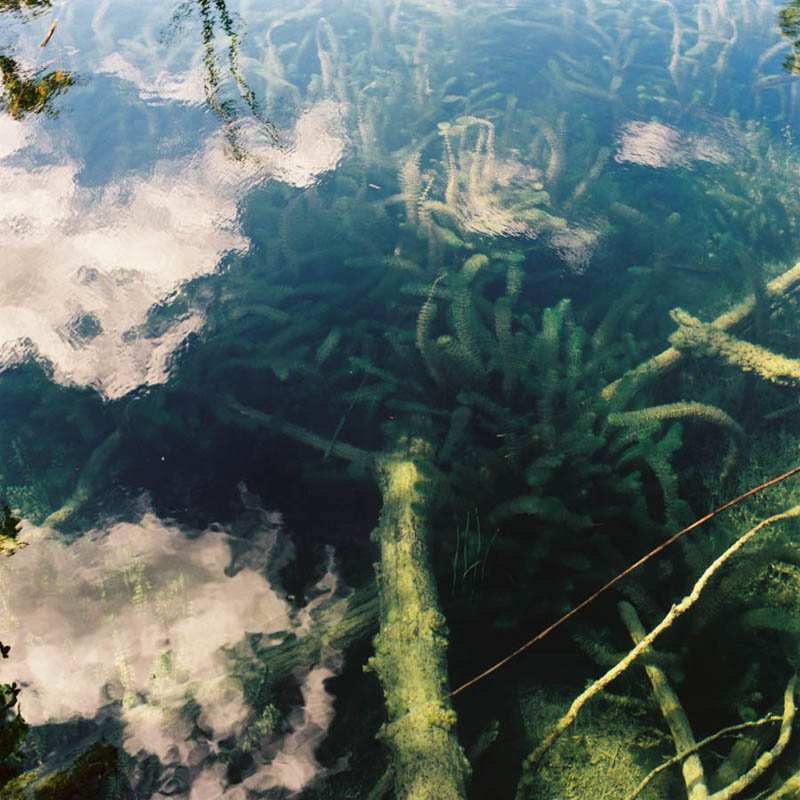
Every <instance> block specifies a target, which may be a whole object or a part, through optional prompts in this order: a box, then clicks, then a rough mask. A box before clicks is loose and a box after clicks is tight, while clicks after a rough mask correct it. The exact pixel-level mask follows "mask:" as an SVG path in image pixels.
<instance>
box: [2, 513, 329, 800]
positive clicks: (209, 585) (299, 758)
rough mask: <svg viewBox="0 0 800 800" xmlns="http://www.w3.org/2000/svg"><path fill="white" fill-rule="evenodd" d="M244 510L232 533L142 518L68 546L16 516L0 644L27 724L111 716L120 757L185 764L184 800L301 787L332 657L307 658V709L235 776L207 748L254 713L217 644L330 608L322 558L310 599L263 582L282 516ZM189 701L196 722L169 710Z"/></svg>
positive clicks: (284, 543)
mask: <svg viewBox="0 0 800 800" xmlns="http://www.w3.org/2000/svg"><path fill="white" fill-rule="evenodd" d="M247 515H249V518H248V519H245V520H244V524H242V522H241V521H240V522H239V523H237V525H236V526H234V530H235V531H236V535H231V534H228V533H226V532H224V531H221V530H208V531H206V532H204V533H203V534H201V535H199V536H193V537H187V536H186V534H185V533H184V532H183V531H182V530H180V529H179V528H178V527H177V526H175V525H172V524H169V523H167V522H164V521H162V520H160V519H158V518H157V517H156V516H154V515H153V514H152V513H145V514H144V515H143V516H142V517H141V519H139V521H138V522H135V523H130V522H118V523H114V524H111V525H109V526H108V527H106V528H100V529H95V530H93V531H91V532H90V533H88V534H87V535H86V536H84V537H82V538H80V539H79V540H77V541H74V542H72V543H67V542H65V541H64V540H63V539H62V538H60V537H59V535H58V534H56V533H54V532H53V531H51V530H49V529H46V528H35V527H33V526H30V525H26V526H25V527H24V529H23V532H22V535H21V538H22V539H23V540H24V541H27V542H29V543H30V544H29V546H28V547H27V548H24V549H22V550H20V551H18V553H17V554H15V556H14V557H13V558H11V559H7V560H4V561H3V565H2V566H3V580H2V583H0V620H1V621H2V629H3V630H4V631H7V634H4V636H3V639H4V641H5V642H6V643H8V644H11V645H12V650H11V654H10V657H9V659H8V661H3V663H2V665H0V666H1V667H2V670H3V675H2V676H0V677H1V678H2V680H6V681H7V682H9V683H10V682H11V680H15V681H17V683H19V684H20V685H22V687H23V692H22V695H21V708H22V713H23V715H24V717H25V719H26V721H27V722H28V723H29V724H31V725H34V726H36V725H42V724H45V723H59V722H66V721H68V720H71V719H74V718H75V717H82V718H85V719H90V720H91V719H97V720H98V721H99V720H102V719H104V718H107V717H108V715H109V714H111V715H112V716H114V715H118V716H119V718H120V719H121V720H122V722H123V723H124V730H123V738H124V747H125V749H126V750H127V751H128V753H130V754H131V755H132V756H134V757H135V758H136V759H137V760H140V759H142V758H144V757H145V756H146V755H147V754H155V755H156V756H158V758H159V759H160V760H161V762H162V764H164V765H166V766H167V767H169V766H170V765H171V766H172V768H173V769H174V768H175V767H176V766H178V765H183V766H185V767H187V769H188V772H187V770H184V774H186V775H188V779H189V780H190V781H191V784H192V789H191V794H190V796H191V797H192V798H195V799H196V800H209V799H210V798H220V797H225V798H227V797H236V796H238V795H237V792H239V791H240V790H241V788H242V787H247V788H258V789H265V788H268V787H272V786H285V787H287V788H289V789H290V790H292V791H299V790H300V789H301V788H302V787H303V786H304V785H306V784H307V783H308V782H309V781H310V780H312V779H313V778H314V777H315V775H316V774H317V773H318V772H319V770H320V766H319V764H318V762H317V761H316V758H315V757H314V750H315V749H316V747H317V745H318V744H319V742H320V741H321V739H322V738H323V737H324V735H325V731H326V730H327V727H328V724H329V723H330V720H331V718H332V716H333V710H332V700H333V698H332V696H331V695H329V694H328V693H327V692H326V691H325V688H324V685H323V681H324V680H325V678H327V677H330V676H331V675H333V674H334V671H335V670H336V669H337V666H338V663H339V660H340V659H339V657H338V655H337V654H335V653H333V654H329V657H328V658H326V659H324V662H325V663H323V664H318V665H309V666H308V672H307V673H306V675H305V678H304V679H303V682H302V686H301V691H302V694H303V697H304V702H305V705H304V706H303V707H300V708H298V709H297V710H296V711H295V712H294V713H293V714H292V716H291V717H290V719H289V721H288V723H289V732H288V733H285V734H283V735H278V734H277V733H274V734H272V736H271V737H270V741H269V742H262V743H261V744H255V745H253V746H252V747H253V750H252V751H251V755H252V757H253V759H254V764H255V767H254V769H253V770H252V774H250V775H248V776H247V777H246V778H245V780H244V782H243V783H241V784H236V785H234V786H230V785H229V783H230V781H229V780H228V779H227V778H226V768H225V764H224V762H223V761H221V760H220V759H219V758H218V753H219V749H220V745H219V743H220V742H221V741H222V740H225V739H227V738H228V737H234V738H235V739H236V740H237V741H241V739H242V736H243V734H244V733H245V730H246V728H247V724H248V715H250V716H251V717H252V709H250V708H249V707H248V706H247V704H246V702H245V697H244V694H243V691H242V686H241V684H240V683H239V682H238V681H237V680H235V679H233V678H232V677H230V666H231V663H230V660H229V658H228V656H226V655H225V653H224V652H223V650H222V648H233V647H234V646H235V650H236V652H237V654H239V655H240V656H242V655H246V652H250V653H251V652H252V651H250V650H249V645H248V644H247V642H248V641H249V639H248V638H247V636H248V635H252V634H259V633H261V634H264V635H269V634H274V633H276V632H278V631H288V630H291V631H292V632H293V633H295V634H297V635H301V634H302V633H303V632H304V631H307V630H308V629H309V628H310V626H311V625H312V624H313V622H312V619H311V617H312V612H313V609H319V608H320V607H327V606H329V605H330V604H331V603H332V601H333V599H334V596H335V593H336V592H337V588H338V582H337V579H336V576H335V574H334V572H333V564H332V561H331V562H329V563H328V565H327V571H326V573H325V575H324V576H323V578H322V579H321V580H320V582H319V583H318V584H317V585H316V587H315V592H316V597H315V600H314V601H313V602H312V604H311V605H310V606H309V607H308V608H306V609H304V610H303V611H297V610H296V609H295V608H294V607H293V606H292V605H291V604H290V603H289V602H288V601H287V600H286V599H284V596H283V593H282V592H279V591H276V590H275V588H273V586H272V585H271V583H270V580H269V579H268V578H267V577H265V576H266V574H267V564H268V563H272V562H271V559H278V561H279V562H280V560H281V559H285V558H286V553H287V551H288V552H289V553H290V552H291V549H292V545H291V542H290V541H289V540H288V538H287V537H286V535H285V534H284V533H283V531H282V521H281V517H280V515H279V514H276V513H274V512H265V511H263V510H261V509H258V510H256V511H255V512H253V511H248V512H246V513H245V515H243V517H246V516H247ZM234 552H235V553H236V554H237V555H236V556H234V555H233V554H234ZM255 565H258V568H255ZM232 567H233V568H232ZM32 586H35V587H36V591H31V590H30V587H32ZM312 606H313V609H312ZM190 697H191V698H193V701H194V702H195V703H196V704H197V707H198V708H199V716H198V717H197V719H196V722H195V720H193V719H192V718H190V717H189V716H188V715H185V714H183V713H181V709H182V708H183V707H184V706H185V705H186V702H187V700H188V699H189V698H190ZM198 731H200V732H201V733H198ZM273 756H274V758H273ZM170 774H171V773H170V771H169V769H167V771H166V772H165V773H164V775H165V776H169V775H170ZM162 777H163V776H162ZM159 796H160V795H159Z"/></svg>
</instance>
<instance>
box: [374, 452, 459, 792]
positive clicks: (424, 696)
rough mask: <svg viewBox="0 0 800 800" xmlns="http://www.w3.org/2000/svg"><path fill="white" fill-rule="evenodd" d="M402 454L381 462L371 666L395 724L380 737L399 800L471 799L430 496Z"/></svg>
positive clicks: (409, 455)
mask: <svg viewBox="0 0 800 800" xmlns="http://www.w3.org/2000/svg"><path fill="white" fill-rule="evenodd" d="M412 450H415V451H416V453H415V454H413V455H412V453H410V452H408V453H407V452H402V451H401V450H398V451H395V452H394V453H389V454H385V455H381V456H379V457H378V458H377V459H376V472H377V476H378V482H379V484H380V487H381V491H382V495H383V508H382V510H381V516H380V521H379V523H378V527H377V528H376V530H375V531H374V533H373V538H374V540H375V541H376V542H377V543H378V545H379V546H380V554H381V558H380V565H379V566H378V567H377V577H378V593H379V594H378V596H379V600H380V615H381V628H380V632H379V633H378V635H377V636H376V637H375V655H374V656H373V657H372V658H371V659H370V662H369V666H370V668H371V669H373V670H374V671H375V673H376V674H377V675H378V678H379V679H380V681H381V684H382V686H383V691H384V697H385V701H386V712H387V716H388V720H387V722H386V723H385V725H384V726H383V728H382V730H381V733H380V738H381V739H382V740H383V741H384V742H385V743H386V744H387V745H388V747H389V749H390V752H391V759H392V768H393V772H394V784H395V795H396V797H397V798H398V800H457V799H458V798H463V797H465V783H466V780H467V777H468V775H469V764H468V762H467V759H466V756H465V755H464V751H463V750H462V748H461V746H460V745H459V744H458V740H457V738H456V735H455V723H456V714H455V711H454V710H453V708H452V706H451V704H450V703H449V702H448V701H447V700H446V699H445V695H446V693H447V628H446V626H445V619H444V616H443V614H442V613H441V611H440V610H439V607H438V601H437V596H436V584H435V582H434V579H433V575H432V574H431V569H430V565H429V559H428V546H427V542H426V539H427V530H426V524H425V520H424V517H423V516H421V513H420V510H419V509H420V508H421V507H422V504H423V495H422V493H421V492H420V485H421V483H422V482H423V481H424V480H425V478H424V477H423V476H422V474H421V473H420V471H419V469H418V466H417V463H416V461H415V458H414V455H417V456H420V455H422V454H423V453H424V451H425V446H424V444H423V443H422V442H420V441H416V442H414V443H412Z"/></svg>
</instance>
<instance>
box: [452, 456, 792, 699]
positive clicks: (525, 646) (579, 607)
mask: <svg viewBox="0 0 800 800" xmlns="http://www.w3.org/2000/svg"><path fill="white" fill-rule="evenodd" d="M798 472H800V466H797V467H795V468H794V469H790V470H789V471H788V472H784V473H783V475H779V476H778V477H777V478H772V480H769V481H766V482H765V483H762V484H760V485H759V486H756V487H755V488H753V489H750V490H748V491H746V492H745V493H744V494H740V495H739V496H738V497H736V498H734V499H733V500H730V501H729V502H727V503H725V504H724V505H721V506H720V507H719V508H716V509H714V511H711V512H709V513H708V514H706V515H705V516H704V517H700V519H698V520H696V521H695V522H693V523H692V524H691V525H689V526H688V527H686V528H684V529H683V530H681V531H678V532H677V533H674V534H673V535H672V536H670V537H669V539H667V540H666V541H664V542H662V543H661V544H660V545H659V546H658V547H656V548H654V549H653V550H651V551H650V552H649V553H648V554H647V555H646V556H643V557H642V558H640V559H639V560H638V561H636V562H635V563H633V564H631V565H630V566H629V567H628V568H627V569H625V570H623V571H622V572H620V573H619V575H617V576H616V577H614V578H612V579H611V580H610V581H609V582H608V583H606V584H605V585H603V586H601V587H600V588H599V589H598V590H597V591H596V592H595V593H594V594H592V595H590V596H589V597H587V598H586V599H585V600H583V601H581V602H580V603H578V605H576V606H574V607H573V608H572V609H570V610H569V611H568V612H567V613H566V614H564V616H563V617H560V618H559V619H557V620H556V621H555V622H554V623H552V625H548V627H546V628H545V629H544V630H543V631H540V632H539V633H537V634H536V636H534V637H533V638H532V639H528V641H527V642H525V644H523V645H521V646H520V647H518V648H517V649H516V650H515V651H514V652H513V653H510V654H509V655H507V656H506V657H505V658H503V659H502V660H500V661H498V662H497V663H496V664H494V665H493V666H491V667H489V669H486V670H484V671H483V672H481V673H480V675H476V676H475V677H474V678H471V679H470V680H468V681H467V682H466V683H462V684H461V686H459V687H458V688H456V689H453V691H452V692H450V694H448V695H446V697H455V696H456V695H457V694H459V693H460V692H463V691H464V689H467V688H469V687H470V686H472V685H473V684H475V683H477V682H478V681H480V680H483V678H486V677H488V676H489V675H491V674H492V673H493V672H496V671H497V670H498V669H500V667H503V666H505V665H506V664H507V663H508V662H509V661H511V659H512V658H516V657H517V656H518V655H520V653H524V652H525V651H526V650H527V649H528V648H529V647H530V646H531V645H533V644H536V642H539V641H541V640H542V639H544V637H545V636H547V635H548V634H549V633H552V632H553V631H554V630H555V629H556V628H557V627H558V626H559V625H561V624H563V623H564V622H566V621H567V620H568V619H569V618H570V617H573V616H575V614H577V613H578V612H579V611H582V610H583V609H584V608H586V606H588V605H589V604H590V603H592V602H594V601H595V600H596V599H597V598H598V597H600V595H601V594H603V593H604V592H607V591H608V590H609V589H610V588H611V587H612V586H615V585H616V584H618V583H619V582H620V581H621V580H622V579H623V578H624V577H626V576H627V575H630V574H631V572H633V571H634V570H635V569H637V568H638V567H641V566H642V564H644V563H645V562H647V561H649V560H650V559H651V558H653V556H656V555H658V554H659V553H660V552H662V551H663V550H665V549H666V548H667V547H669V546H670V545H671V544H672V543H673V542H676V541H677V540H678V539H680V538H681V536H683V535H684V534H686V533H689V531H693V530H694V529H695V528H699V527H700V526H701V525H702V524H703V523H705V522H708V521H709V520H710V519H712V518H713V517H716V516H717V514H721V513H722V512H723V511H727V510H728V509H729V508H731V506H735V505H736V504H737V503H741V502H742V500H746V499H747V498H748V497H751V496H752V495H754V494H756V493H757V492H760V491H761V490H762V489H766V488H768V487H770V486H774V485H775V484H776V483H780V482H781V481H785V480H786V479H787V478H791V477H792V475H796V474H797V473H798Z"/></svg>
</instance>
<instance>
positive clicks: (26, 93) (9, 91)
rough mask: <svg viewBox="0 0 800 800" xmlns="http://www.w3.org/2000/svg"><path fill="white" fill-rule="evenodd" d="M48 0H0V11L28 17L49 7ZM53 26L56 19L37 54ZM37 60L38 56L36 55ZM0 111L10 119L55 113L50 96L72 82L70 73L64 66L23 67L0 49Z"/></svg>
mask: <svg viewBox="0 0 800 800" xmlns="http://www.w3.org/2000/svg"><path fill="white" fill-rule="evenodd" d="M50 8H51V4H50V2H49V0H26V1H25V2H21V1H20V0H0V12H10V13H15V14H20V15H22V16H24V17H25V18H26V19H31V18H33V17H36V16H38V15H39V14H43V13H44V12H46V11H49V10H50ZM54 30H55V22H53V24H52V25H51V26H50V29H49V31H48V32H47V35H46V36H45V37H44V39H43V40H42V43H41V45H40V50H39V52H40V54H41V51H42V50H43V49H44V47H45V46H46V45H47V43H48V42H49V41H50V37H51V36H52V35H53V32H54ZM37 63H38V58H37ZM0 78H1V79H2V82H3V85H2V92H0V111H5V112H7V113H8V114H9V115H10V116H11V117H12V118H13V119H16V120H21V119H23V118H24V117H25V115H26V114H39V113H41V112H45V113H48V114H55V113H56V111H55V109H54V108H53V99H54V98H55V97H56V96H57V95H59V94H61V93H62V92H65V91H66V90H67V89H68V88H69V87H70V86H72V85H73V84H74V83H75V79H74V78H73V77H72V75H71V73H69V72H68V71H66V70H63V69H57V70H53V71H51V72H44V71H43V70H39V69H37V68H36V66H34V67H33V68H31V69H26V68H24V67H22V66H20V64H19V62H18V61H17V59H15V58H12V57H11V56H10V55H8V54H7V53H5V52H3V51H2V50H0Z"/></svg>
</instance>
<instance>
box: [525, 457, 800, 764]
mask: <svg viewBox="0 0 800 800" xmlns="http://www.w3.org/2000/svg"><path fill="white" fill-rule="evenodd" d="M798 469H800V468H798ZM795 471H797V470H795ZM796 516H800V505H796V506H793V507H792V508H790V509H788V510H787V511H783V512H782V513H780V514H775V515H773V516H771V517H768V518H767V519H765V520H762V521H761V522H759V523H758V525H756V526H755V527H754V528H751V529H750V530H749V531H748V532H747V533H745V534H744V535H743V536H742V537H740V538H739V539H737V540H736V541H735V542H734V543H733V544H732V545H731V546H730V547H729V548H728V549H727V550H726V551H725V552H724V553H723V554H722V555H720V556H718V557H717V558H716V559H715V560H714V561H713V562H712V563H711V565H710V566H709V567H707V568H706V571H705V572H704V573H703V574H702V575H701V576H700V577H699V578H698V580H697V582H696V583H695V585H694V586H693V587H692V591H691V592H690V593H689V594H688V595H686V597H684V598H683V600H681V602H680V603H678V604H677V605H673V606H672V608H671V609H670V610H669V612H668V613H667V615H666V616H665V617H664V619H662V620H661V622H659V623H658V625H656V627H655V628H653V630H651V631H650V633H648V634H647V636H645V637H644V638H643V639H642V640H641V641H640V642H639V644H637V645H636V647H634V648H633V650H631V651H630V652H629V653H628V655H626V656H625V658H623V659H622V660H621V661H620V662H619V663H618V664H617V665H616V666H614V667H612V668H611V669H610V670H608V672H606V674H605V675H603V676H602V677H600V678H598V679H597V680H596V681H595V682H594V683H593V684H591V686H589V687H588V688H587V689H586V690H585V691H583V692H582V693H581V694H580V695H578V697H576V698H575V700H573V702H572V705H571V706H570V707H569V710H568V711H567V713H566V714H565V715H564V716H563V717H562V718H561V719H560V720H559V721H558V723H557V724H556V726H555V728H554V729H553V730H552V732H551V733H550V734H549V735H548V736H546V737H545V738H544V739H543V740H542V742H541V743H540V744H539V746H538V747H537V748H536V749H535V750H534V751H533V752H532V753H531V754H530V755H529V756H528V757H527V758H526V759H525V761H524V762H523V770H524V771H528V770H530V768H531V767H532V766H533V765H534V764H535V763H536V762H537V761H539V760H540V759H541V758H542V756H543V755H544V754H545V753H546V752H547V750H548V749H549V748H550V746H551V745H552V744H553V742H555V740H556V739H557V738H558V737H559V736H560V735H561V734H562V733H563V732H564V731H565V730H566V729H567V728H568V727H569V726H570V725H571V724H572V722H573V721H574V720H575V718H576V717H577V716H578V712H579V711H580V710H581V708H583V706H584V705H585V704H586V703H587V702H588V701H589V700H591V699H592V698H593V697H594V696H595V695H597V694H599V693H600V692H601V691H602V690H603V689H604V688H605V687H606V686H607V685H608V684H609V683H611V681H613V680H614V679H615V678H617V677H619V676H620V675H621V674H622V673H623V672H624V671H625V670H626V669H627V668H628V667H629V666H630V665H631V664H633V662H634V661H635V660H636V659H637V658H639V656H641V655H642V653H644V652H645V651H646V650H647V649H648V648H649V647H650V646H651V645H652V644H653V642H654V641H655V640H656V639H657V638H658V637H659V636H660V635H661V634H662V633H663V632H664V631H665V630H666V629H667V628H669V627H670V626H671V625H672V623H673V622H675V620H676V619H677V618H678V617H679V616H681V615H682V614H684V613H685V612H686V611H688V610H689V609H690V608H691V607H692V606H693V605H694V604H695V603H696V602H697V600H698V599H699V597H700V594H701V592H702V591H703V589H704V588H705V586H706V584H707V583H708V582H709V580H711V577H712V575H713V574H714V573H715V572H716V571H717V570H718V569H719V568H720V567H721V566H722V565H723V564H724V563H725V562H726V561H727V560H728V559H729V558H730V557H731V556H733V555H734V554H735V553H736V552H737V551H739V550H740V549H741V548H742V547H744V545H745V544H747V542H749V541H750V540H751V539H752V538H753V537H754V536H755V535H756V534H757V533H758V532H759V531H760V530H762V528H765V527H766V526H767V525H771V524H772V523H773V522H778V521H779V520H782V519H788V518H789V517H796Z"/></svg>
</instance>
